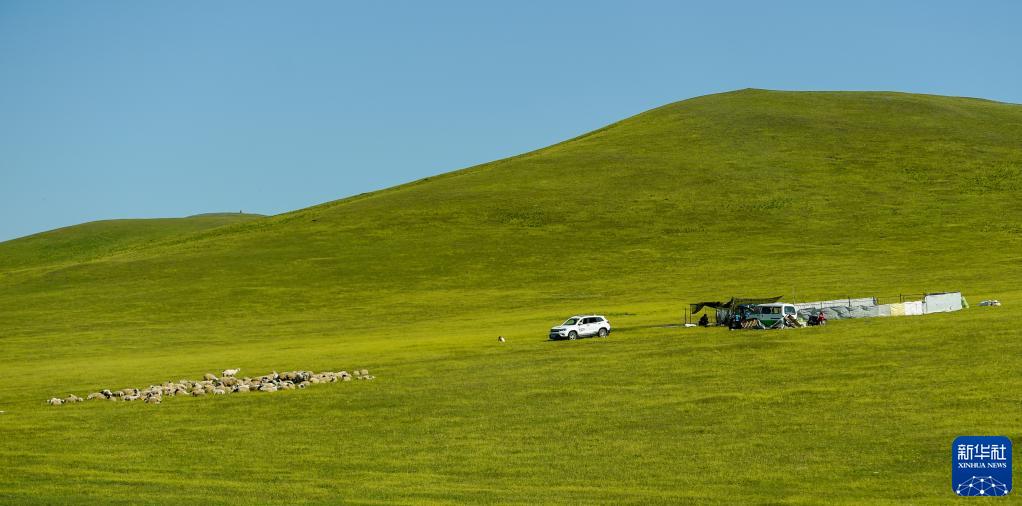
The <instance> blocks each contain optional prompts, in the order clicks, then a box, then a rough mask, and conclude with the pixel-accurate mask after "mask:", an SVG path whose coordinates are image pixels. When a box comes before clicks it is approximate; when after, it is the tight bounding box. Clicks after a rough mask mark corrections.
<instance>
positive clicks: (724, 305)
mask: <svg viewBox="0 0 1022 506" xmlns="http://www.w3.org/2000/svg"><path fill="white" fill-rule="evenodd" d="M781 297H782V296H781V295H778V296H777V297H766V298H758V299H750V298H745V297H741V298H740V297H731V300H729V301H727V302H696V303H695V304H691V305H690V309H691V311H692V314H696V313H698V312H699V311H702V309H703V308H704V307H708V308H711V309H734V308H736V307H738V306H751V305H755V304H770V303H771V302H777V301H779V300H781Z"/></svg>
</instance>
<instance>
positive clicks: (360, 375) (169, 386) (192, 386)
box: [46, 369, 375, 406]
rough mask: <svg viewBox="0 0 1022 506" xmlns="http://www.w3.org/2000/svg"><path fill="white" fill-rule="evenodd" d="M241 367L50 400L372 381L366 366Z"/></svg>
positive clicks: (152, 399) (149, 398)
mask: <svg viewBox="0 0 1022 506" xmlns="http://www.w3.org/2000/svg"><path fill="white" fill-rule="evenodd" d="M239 372H241V369H227V370H225V371H223V375H222V376H221V377H219V378H217V377H216V376H215V375H213V374H206V375H205V376H204V377H203V379H202V380H201V381H192V380H186V379H183V380H180V381H177V382H173V381H168V382H166V383H163V384H162V385H149V387H147V388H143V389H138V388H125V389H123V390H100V391H99V392H93V393H91V394H89V395H88V396H86V398H85V399H82V398H81V397H78V396H77V395H75V394H69V395H68V396H67V397H65V398H63V399H60V398H57V397H54V398H52V399H49V400H47V401H46V403H47V404H49V405H51V406H60V405H62V404H70V403H75V402H82V401H86V400H90V401H91V400H108V401H142V402H144V403H146V404H159V403H160V402H162V401H163V398H164V397H165V396H166V397H174V396H177V395H190V396H192V397H202V396H204V395H226V394H230V393H244V392H276V391H278V390H294V389H296V388H306V387H308V386H309V385H315V384H317V383H334V382H337V381H351V380H352V378H354V379H357V380H372V379H375V376H371V375H370V374H369V371H368V370H366V369H356V370H355V371H354V372H352V373H351V374H348V371H340V372H320V373H314V372H312V371H288V372H283V373H277V371H273V372H272V373H271V374H267V375H265V376H258V377H255V378H238V377H236V375H237V374H238V373H239Z"/></svg>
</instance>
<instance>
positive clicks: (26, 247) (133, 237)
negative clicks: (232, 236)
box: [0, 213, 262, 272]
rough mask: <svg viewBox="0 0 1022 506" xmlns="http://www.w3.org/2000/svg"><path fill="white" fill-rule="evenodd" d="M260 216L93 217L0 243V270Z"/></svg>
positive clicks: (95, 254)
mask: <svg viewBox="0 0 1022 506" xmlns="http://www.w3.org/2000/svg"><path fill="white" fill-rule="evenodd" d="M260 217H262V215H259V214H242V213H209V214H199V215H195V216H189V217H187V218H156V219H136V220H104V221H93V222H89V223H83V224H81V225H75V226H71V227H63V228H58V229H56V230H50V231H47V232H41V233H38V234H33V235H30V236H27V237H22V238H19V239H15V240H12V241H6V242H3V243H0V272H10V271H14V270H18V269H21V268H31V267H39V266H42V265H54V264H61V263H64V262H71V263H76V262H83V261H87V260H93V259H97V258H100V257H103V256H107V255H110V254H112V253H115V252H123V251H126V250H130V249H134V248H138V247H141V246H146V245H149V244H152V243H154V242H159V241H161V240H166V239H168V238H172V237H175V236H179V235H185V234H190V233H193V232H198V231H200V230H206V229H209V228H214V227H221V226H224V225H228V224H231V223H242V222H245V221H248V220H252V219H256V218H260Z"/></svg>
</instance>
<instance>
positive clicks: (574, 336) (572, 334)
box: [568, 330, 578, 341]
mask: <svg viewBox="0 0 1022 506" xmlns="http://www.w3.org/2000/svg"><path fill="white" fill-rule="evenodd" d="M568 339H571V340H572V341H574V340H576V339H578V332H575V331H574V330H572V331H571V332H568Z"/></svg>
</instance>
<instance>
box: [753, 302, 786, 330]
mask: <svg viewBox="0 0 1022 506" xmlns="http://www.w3.org/2000/svg"><path fill="white" fill-rule="evenodd" d="M789 315H791V316H794V317H796V318H798V310H797V309H795V305H794V304H788V303H785V302H772V303H770V304H756V305H755V306H750V307H749V308H748V312H747V313H745V314H744V315H743V316H745V319H747V320H748V319H750V318H755V319H757V320H759V321H760V322H762V323H763V325H765V326H767V327H772V326H774V325H775V324H776V323H777V322H779V321H781V320H782V319H783V318H784V317H785V316H789Z"/></svg>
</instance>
